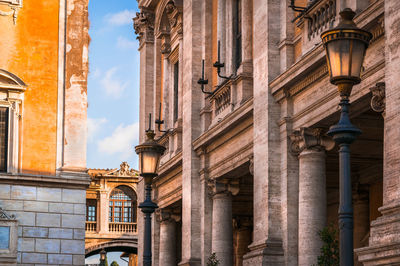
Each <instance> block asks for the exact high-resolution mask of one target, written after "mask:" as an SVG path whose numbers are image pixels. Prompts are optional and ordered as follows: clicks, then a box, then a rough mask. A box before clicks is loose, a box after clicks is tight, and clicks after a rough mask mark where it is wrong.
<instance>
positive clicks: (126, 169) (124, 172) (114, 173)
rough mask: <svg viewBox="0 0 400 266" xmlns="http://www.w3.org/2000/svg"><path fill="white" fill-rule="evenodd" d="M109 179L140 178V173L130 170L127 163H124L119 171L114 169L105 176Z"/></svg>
mask: <svg viewBox="0 0 400 266" xmlns="http://www.w3.org/2000/svg"><path fill="white" fill-rule="evenodd" d="M104 176H107V177H138V176H139V172H138V171H136V170H135V169H132V168H130V166H129V164H128V163H127V162H122V163H121V165H120V168H119V169H112V170H110V171H108V172H107V173H105V174H104Z"/></svg>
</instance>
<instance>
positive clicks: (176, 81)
mask: <svg viewBox="0 0 400 266" xmlns="http://www.w3.org/2000/svg"><path fill="white" fill-rule="evenodd" d="M178 90H179V62H176V64H174V122H175V121H176V120H178V101H179V91H178Z"/></svg>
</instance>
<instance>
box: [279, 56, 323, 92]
mask: <svg viewBox="0 0 400 266" xmlns="http://www.w3.org/2000/svg"><path fill="white" fill-rule="evenodd" d="M327 75H328V65H327V64H323V65H322V66H320V67H319V68H318V69H317V70H316V71H314V72H313V73H311V74H309V75H307V76H306V78H305V79H303V80H302V81H300V82H297V83H296V85H295V86H293V87H292V88H291V89H290V90H287V91H285V94H286V95H285V96H286V97H291V96H294V95H296V94H297V93H299V92H301V91H302V90H304V89H305V88H307V87H308V86H310V85H311V84H313V83H314V82H316V81H318V80H319V79H321V78H324V77H325V76H327Z"/></svg>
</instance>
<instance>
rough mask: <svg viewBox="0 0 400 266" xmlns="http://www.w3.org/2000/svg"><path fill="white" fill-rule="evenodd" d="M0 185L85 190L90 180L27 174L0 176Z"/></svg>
mask: <svg viewBox="0 0 400 266" xmlns="http://www.w3.org/2000/svg"><path fill="white" fill-rule="evenodd" d="M0 183H2V184H13V185H26V186H36V187H38V186H40V187H57V188H71V189H86V188H88V187H89V184H90V178H89V175H87V178H85V179H83V178H79V179H78V178H77V179H74V178H62V177H56V176H44V175H29V174H16V175H12V174H5V173H4V174H0Z"/></svg>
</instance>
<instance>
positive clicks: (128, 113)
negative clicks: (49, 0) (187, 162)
mask: <svg viewBox="0 0 400 266" xmlns="http://www.w3.org/2000/svg"><path fill="white" fill-rule="evenodd" d="M137 11H138V8H137V2H136V0H117V1H112V4H110V1H109V0H90V1H89V19H90V29H89V34H90V37H91V39H92V40H91V43H90V47H89V71H90V73H89V78H88V102H89V107H88V146H87V149H88V150H87V167H88V168H117V167H119V165H120V164H121V162H122V161H127V162H128V163H129V164H130V165H131V167H134V168H137V156H136V154H135V152H134V146H135V145H137V143H138V134H139V124H138V121H139V52H138V50H137V49H138V41H137V40H136V36H135V33H134V30H133V24H132V18H133V17H135V14H136V12H137ZM120 254H121V253H119V252H112V253H109V254H107V257H108V263H109V264H111V262H112V261H114V260H115V261H117V262H118V264H119V265H120V266H123V265H128V264H127V263H126V262H124V261H122V260H120V259H119V255H120ZM98 262H99V256H98V255H96V256H92V257H90V258H88V259H86V263H98Z"/></svg>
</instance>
